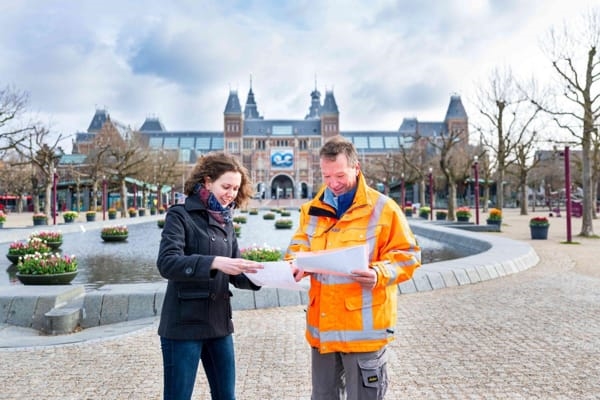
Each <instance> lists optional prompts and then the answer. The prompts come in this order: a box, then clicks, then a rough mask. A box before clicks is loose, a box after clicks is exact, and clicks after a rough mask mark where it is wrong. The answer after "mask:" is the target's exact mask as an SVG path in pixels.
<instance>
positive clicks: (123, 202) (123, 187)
mask: <svg viewBox="0 0 600 400" xmlns="http://www.w3.org/2000/svg"><path fill="white" fill-rule="evenodd" d="M126 217H127V184H126V183H125V179H122V180H121V218H126Z"/></svg>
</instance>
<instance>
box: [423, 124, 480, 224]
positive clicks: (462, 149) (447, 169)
mask: <svg viewBox="0 0 600 400" xmlns="http://www.w3.org/2000/svg"><path fill="white" fill-rule="evenodd" d="M467 140H468V138H467V135H466V132H465V131H464V130H462V129H450V131H448V132H440V134H439V135H438V136H436V137H434V138H428V142H429V145H430V146H431V147H432V148H434V149H435V153H436V154H438V165H439V167H440V171H441V172H442V174H443V175H444V177H445V178H446V182H447V184H448V219H449V220H450V221H454V220H455V214H454V211H455V209H456V197H457V196H456V194H457V191H456V187H457V182H461V181H464V180H465V178H466V177H467V176H468V175H469V168H470V166H471V163H470V160H471V159H472V157H471V156H470V155H469V145H468V143H467Z"/></svg>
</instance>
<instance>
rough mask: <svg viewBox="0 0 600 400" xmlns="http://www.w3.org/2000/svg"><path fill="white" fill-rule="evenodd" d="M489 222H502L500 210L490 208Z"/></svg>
mask: <svg viewBox="0 0 600 400" xmlns="http://www.w3.org/2000/svg"><path fill="white" fill-rule="evenodd" d="M488 220H489V221H502V210H501V209H499V208H490V215H489V216H488Z"/></svg>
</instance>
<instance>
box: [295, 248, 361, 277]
mask: <svg viewBox="0 0 600 400" xmlns="http://www.w3.org/2000/svg"><path fill="white" fill-rule="evenodd" d="M296 265H298V267H300V268H302V269H303V270H304V271H306V272H316V273H319V274H332V275H343V276H348V275H352V273H351V272H350V271H355V270H364V271H366V270H368V268H369V255H368V249H367V245H366V244H362V245H359V246H353V247H342V248H339V249H331V250H319V251H300V252H298V253H296Z"/></svg>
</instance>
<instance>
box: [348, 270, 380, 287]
mask: <svg viewBox="0 0 600 400" xmlns="http://www.w3.org/2000/svg"><path fill="white" fill-rule="evenodd" d="M350 272H351V273H352V275H351V276H350V278H351V279H352V280H354V281H356V282H358V283H360V284H361V285H362V286H364V287H366V288H367V289H373V288H374V287H375V285H376V284H377V273H376V272H375V270H373V269H372V268H369V269H368V270H366V271H364V270H354V271H350Z"/></svg>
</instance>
